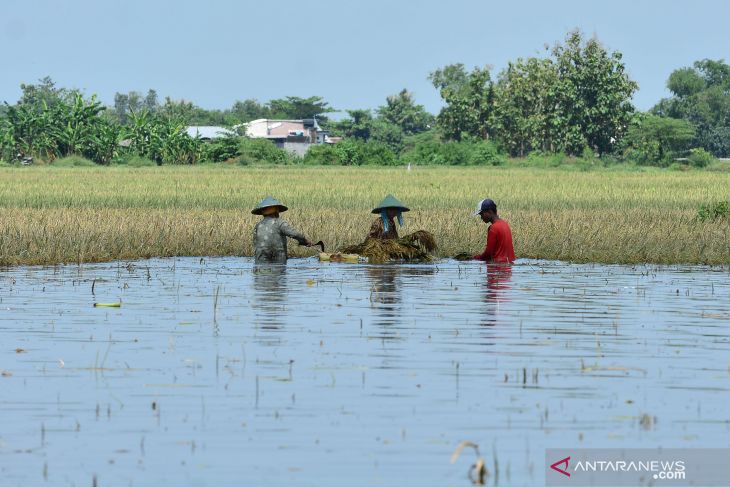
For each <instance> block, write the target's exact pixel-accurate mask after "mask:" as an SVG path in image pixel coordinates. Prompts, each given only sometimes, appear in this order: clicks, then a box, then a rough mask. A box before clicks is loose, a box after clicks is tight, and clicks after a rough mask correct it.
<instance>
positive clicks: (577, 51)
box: [552, 31, 638, 154]
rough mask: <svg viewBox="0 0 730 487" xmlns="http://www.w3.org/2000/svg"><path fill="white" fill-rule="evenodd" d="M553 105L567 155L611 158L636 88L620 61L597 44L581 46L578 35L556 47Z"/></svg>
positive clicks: (617, 55) (589, 42)
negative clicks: (585, 152)
mask: <svg viewBox="0 0 730 487" xmlns="http://www.w3.org/2000/svg"><path fill="white" fill-rule="evenodd" d="M552 56H553V59H554V63H555V66H556V69H557V78H558V85H557V86H556V94H557V105H558V110H559V113H560V119H559V125H560V126H561V129H562V133H563V135H562V137H563V145H564V149H565V152H566V153H568V154H582V152H583V149H584V148H585V147H586V146H588V147H590V148H591V149H592V150H594V151H595V152H597V153H598V154H604V153H607V152H611V150H612V149H613V148H614V144H615V143H616V142H617V141H618V140H620V138H621V137H622V136H623V135H624V134H625V133H626V130H627V129H628V125H629V122H630V121H631V117H632V114H633V112H634V107H633V105H632V104H631V97H632V96H633V94H634V92H635V91H636V89H637V88H638V85H637V84H636V82H635V81H633V80H631V79H630V78H629V76H628V74H627V73H626V69H625V66H624V63H623V61H622V55H621V53H620V52H618V51H614V52H611V53H609V52H608V51H607V50H606V49H605V48H604V47H603V46H602V45H601V44H600V43H599V42H598V40H597V39H595V38H592V39H588V40H584V39H583V36H582V34H581V33H580V32H579V31H573V32H571V33H569V34H568V36H567V38H566V40H565V44H564V45H560V44H558V45H556V46H555V47H554V48H553V49H552Z"/></svg>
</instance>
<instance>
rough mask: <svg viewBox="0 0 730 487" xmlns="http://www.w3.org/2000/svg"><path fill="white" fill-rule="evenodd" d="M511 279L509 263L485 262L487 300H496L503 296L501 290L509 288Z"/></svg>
mask: <svg viewBox="0 0 730 487" xmlns="http://www.w3.org/2000/svg"><path fill="white" fill-rule="evenodd" d="M511 280H512V266H511V265H509V264H500V263H494V264H487V301H497V300H500V298H503V296H502V294H503V291H506V290H509V288H510V285H509V282H510V281H511Z"/></svg>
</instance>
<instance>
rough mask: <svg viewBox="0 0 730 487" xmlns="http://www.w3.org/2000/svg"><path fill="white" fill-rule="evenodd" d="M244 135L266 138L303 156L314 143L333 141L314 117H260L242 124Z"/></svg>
mask: <svg viewBox="0 0 730 487" xmlns="http://www.w3.org/2000/svg"><path fill="white" fill-rule="evenodd" d="M244 125H245V127H246V135H247V136H248V137H251V138H252V139H268V140H270V141H271V142H273V143H274V144H276V146H277V147H280V148H282V149H285V150H287V151H289V152H291V153H293V154H297V155H299V156H303V155H304V154H306V153H307V150H309V147H310V146H312V145H314V144H327V143H333V142H334V141H331V140H330V136H329V132H327V131H326V130H323V129H322V127H320V126H319V124H318V123H317V120H316V119H314V118H305V119H303V120H270V119H267V118H260V119H258V120H253V121H251V122H248V123H247V124H244Z"/></svg>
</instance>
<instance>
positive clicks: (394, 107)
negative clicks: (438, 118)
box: [377, 88, 434, 135]
mask: <svg viewBox="0 0 730 487" xmlns="http://www.w3.org/2000/svg"><path fill="white" fill-rule="evenodd" d="M377 113H378V115H379V116H380V117H381V118H382V119H383V120H385V121H386V122H388V123H390V124H393V125H396V126H398V127H400V129H401V130H402V132H403V133H404V134H406V135H413V134H418V133H421V132H425V131H426V130H428V129H430V128H431V125H432V124H433V123H434V117H433V115H431V114H430V113H428V112H427V111H426V109H425V108H424V107H423V105H416V102H415V101H414V99H413V93H411V92H409V91H408V90H406V89H405V88H404V89H403V90H401V91H400V93H398V94H397V95H391V96H389V97H388V98H387V99H386V104H385V105H383V106H381V107H379V108H378V110H377Z"/></svg>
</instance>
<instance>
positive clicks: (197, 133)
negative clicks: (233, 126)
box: [185, 125, 236, 140]
mask: <svg viewBox="0 0 730 487" xmlns="http://www.w3.org/2000/svg"><path fill="white" fill-rule="evenodd" d="M185 132H186V133H187V134H188V135H189V136H190V137H192V138H201V139H203V140H215V139H220V138H221V137H228V136H231V135H236V133H235V132H234V131H233V130H229V129H227V128H225V127H215V126H213V125H199V126H191V127H187V128H186V129H185Z"/></svg>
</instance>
